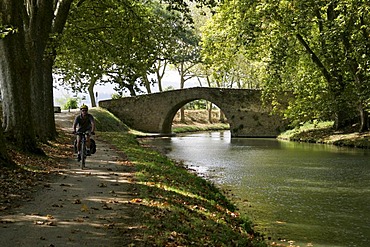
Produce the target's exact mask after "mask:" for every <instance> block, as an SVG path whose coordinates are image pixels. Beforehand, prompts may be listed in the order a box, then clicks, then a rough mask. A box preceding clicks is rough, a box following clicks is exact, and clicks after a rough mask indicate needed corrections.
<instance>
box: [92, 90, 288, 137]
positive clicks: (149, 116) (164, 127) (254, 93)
mask: <svg viewBox="0 0 370 247" xmlns="http://www.w3.org/2000/svg"><path fill="white" fill-rule="evenodd" d="M260 98H261V91H260V90H251V89H226V88H207V87H195V88H187V89H179V90H172V91H166V92H161V93H153V94H146V95H140V96H135V97H125V98H122V99H116V100H103V101H100V102H99V106H100V107H103V108H105V109H107V110H108V111H110V112H111V113H113V114H114V115H115V116H116V117H118V118H119V119H121V120H122V121H123V122H124V123H125V124H127V125H128V126H130V127H131V128H133V129H136V130H140V131H144V132H149V133H160V134H163V135H170V134H172V121H173V118H174V117H175V115H176V113H177V111H178V110H179V109H180V108H181V107H183V106H184V105H185V104H187V103H189V102H191V101H194V100H199V99H204V100H207V101H210V102H212V103H213V104H215V105H217V106H218V107H219V108H220V109H221V110H222V111H223V112H224V114H225V116H226V118H227V121H228V123H229V125H230V132H231V136H232V137H276V136H277V135H278V134H279V133H280V132H281V131H283V130H284V129H285V124H284V122H283V121H282V119H281V118H280V117H278V116H276V115H272V114H271V107H269V106H263V105H262V102H261V99H260Z"/></svg>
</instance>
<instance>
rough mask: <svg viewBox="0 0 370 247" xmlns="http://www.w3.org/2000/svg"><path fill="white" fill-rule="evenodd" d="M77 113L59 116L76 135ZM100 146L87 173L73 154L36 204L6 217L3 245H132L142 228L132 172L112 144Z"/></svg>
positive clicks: (1, 224)
mask: <svg viewBox="0 0 370 247" xmlns="http://www.w3.org/2000/svg"><path fill="white" fill-rule="evenodd" d="M75 114H76V113H65V112H63V113H59V114H56V123H57V125H59V126H61V127H62V128H65V129H66V130H68V131H69V132H70V131H71V126H72V119H73V116H74V115H75ZM96 143H97V146H98V149H97V152H96V154H94V155H93V156H91V157H88V159H87V161H86V168H85V169H84V170H81V169H79V163H78V162H77V161H76V160H75V159H72V154H71V159H70V160H68V161H67V165H66V166H63V167H66V168H63V169H61V170H59V174H60V176H58V178H57V179H56V180H54V181H52V182H50V183H47V184H45V185H44V186H43V188H42V189H41V190H40V191H38V192H37V193H36V195H35V197H34V198H33V200H31V201H28V202H27V203H25V204H24V205H22V206H20V207H18V208H16V209H12V210H10V211H5V212H3V213H2V214H1V215H0V246H2V247H8V246H12V247H13V246H50V247H51V246H57V247H59V246H127V245H129V243H130V239H129V238H127V239H125V234H126V233H127V231H129V230H130V229H132V228H135V227H136V226H135V222H134V220H133V219H132V208H131V207H132V206H130V203H129V201H130V200H131V199H132V198H133V196H132V195H133V193H132V191H133V190H134V188H133V186H132V184H131V183H130V179H131V177H132V167H130V165H129V164H128V162H126V161H125V160H124V158H122V155H120V154H119V153H118V152H116V151H115V150H114V149H112V148H111V147H110V146H109V145H108V144H106V143H104V142H101V141H99V139H98V138H97V139H96ZM135 246H137V245H135Z"/></svg>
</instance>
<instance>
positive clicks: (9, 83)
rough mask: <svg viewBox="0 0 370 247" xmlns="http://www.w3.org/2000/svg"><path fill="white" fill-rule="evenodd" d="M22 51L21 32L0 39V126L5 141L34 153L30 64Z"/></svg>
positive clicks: (23, 39) (23, 47)
mask: <svg viewBox="0 0 370 247" xmlns="http://www.w3.org/2000/svg"><path fill="white" fill-rule="evenodd" d="M15 26H19V24H18V25H15ZM25 47H26V46H25V37H24V32H23V30H22V29H20V30H19V31H18V33H14V34H10V35H8V36H6V37H5V38H4V39H0V54H1V56H0V78H1V80H0V81H1V83H2V85H1V89H2V96H3V121H4V123H3V124H4V130H5V133H6V136H7V137H8V138H10V139H11V140H12V141H14V142H15V143H16V144H17V145H18V146H19V147H20V148H21V149H23V150H26V151H31V152H36V151H38V149H37V144H36V138H35V131H34V126H33V121H32V117H33V116H32V108H31V105H32V102H31V85H30V82H31V64H30V59H29V56H28V53H27V51H26V49H25Z"/></svg>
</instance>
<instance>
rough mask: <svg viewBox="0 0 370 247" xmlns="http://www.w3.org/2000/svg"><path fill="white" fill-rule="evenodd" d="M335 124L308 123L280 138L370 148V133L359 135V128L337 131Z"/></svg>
mask: <svg viewBox="0 0 370 247" xmlns="http://www.w3.org/2000/svg"><path fill="white" fill-rule="evenodd" d="M332 126H333V122H320V123H306V124H304V125H302V126H300V127H297V128H295V129H293V130H289V131H286V132H284V133H282V134H281V135H280V136H279V137H278V138H279V139H284V140H289V141H296V142H309V143H320V144H331V145H336V146H346V147H355V148H366V149H368V148H370V132H369V131H367V132H363V133H359V132H358V131H357V129H358V126H354V127H353V128H348V129H346V130H342V131H335V130H334V129H333V128H332Z"/></svg>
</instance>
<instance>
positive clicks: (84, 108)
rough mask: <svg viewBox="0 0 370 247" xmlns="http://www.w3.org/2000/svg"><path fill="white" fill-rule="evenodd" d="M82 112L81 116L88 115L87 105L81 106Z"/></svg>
mask: <svg viewBox="0 0 370 247" xmlns="http://www.w3.org/2000/svg"><path fill="white" fill-rule="evenodd" d="M80 110H81V114H84V115H85V114H87V111H88V110H89V107H87V105H85V104H83V105H82V106H80Z"/></svg>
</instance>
